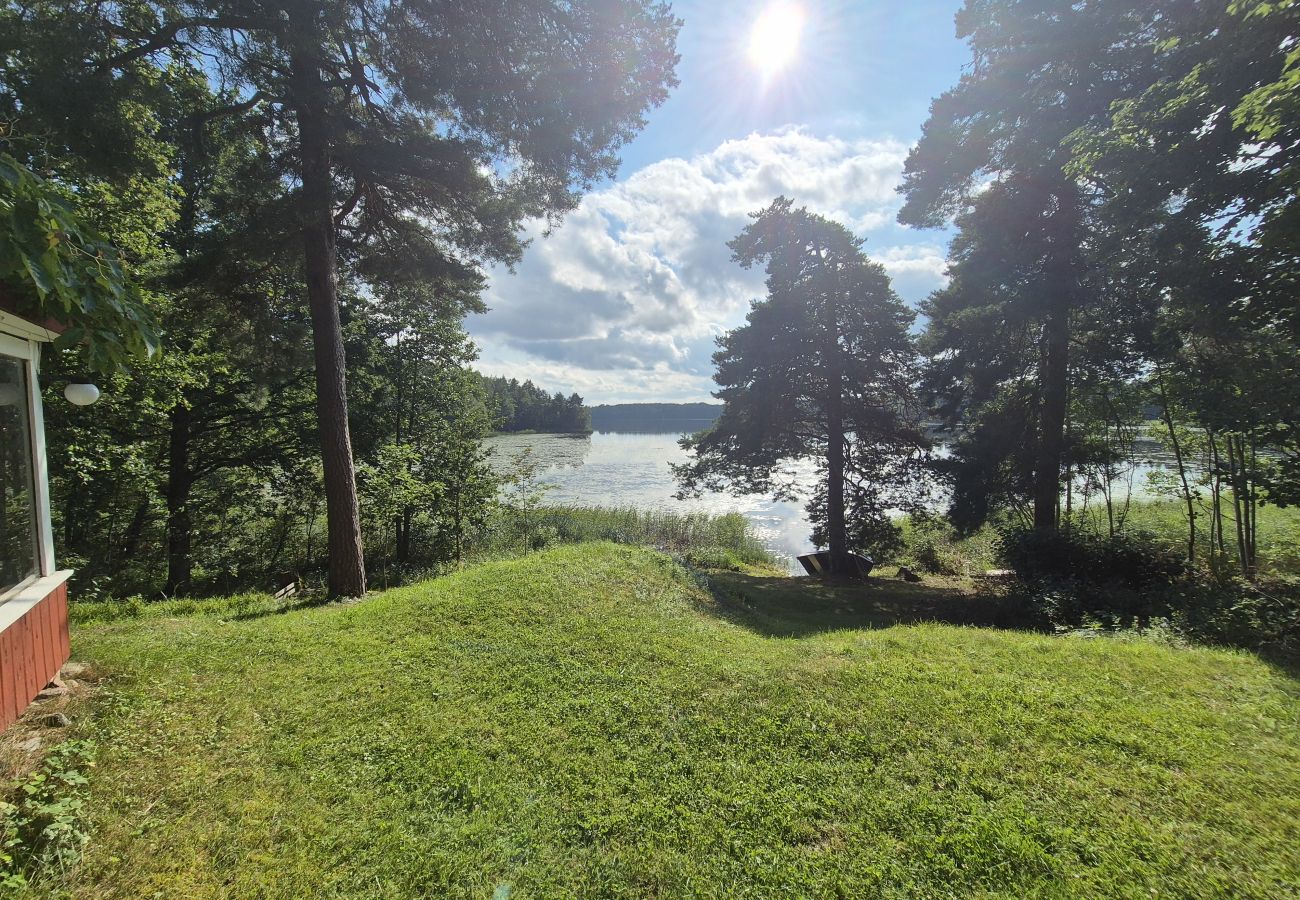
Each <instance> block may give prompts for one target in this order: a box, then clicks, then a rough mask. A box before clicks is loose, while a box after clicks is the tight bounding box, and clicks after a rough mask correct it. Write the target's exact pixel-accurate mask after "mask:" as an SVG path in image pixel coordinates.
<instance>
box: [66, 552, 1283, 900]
mask: <svg viewBox="0 0 1300 900" xmlns="http://www.w3.org/2000/svg"><path fill="white" fill-rule="evenodd" d="M713 588H714V590H713V592H712V593H710V592H708V591H706V590H704V589H702V588H701V587H700V585H699V583H698V582H697V580H696V579H693V578H692V577H691V576H690V575H689V574H687V573H686V572H685V571H684V570H682V569H681V568H679V567H678V566H676V565H675V564H674V563H672V562H671V561H670V560H669V559H668V558H667V557H665V556H662V555H659V554H656V553H653V552H650V551H646V550H638V549H632V548H629V547H623V546H615V545H612V544H593V545H583V546H574V547H565V548H561V549H557V550H553V551H549V552H546V553H543V554H538V555H534V556H530V557H528V558H526V559H521V560H514V561H509V562H501V563H492V564H487V565H483V566H480V567H476V568H473V569H470V570H467V571H465V572H463V573H461V574H458V575H455V576H451V577H448V578H445V579H441V580H438V581H435V582H430V583H425V584H421V585H416V586H412V587H407V588H401V589H396V590H392V591H389V592H387V593H384V594H381V595H378V596H375V597H374V598H372V599H369V600H366V601H365V602H363V603H359V604H356V605H351V606H343V607H340V606H332V607H318V608H309V609H299V610H294V611H289V612H285V613H282V614H267V613H265V612H259V611H258V609H257V608H256V607H255V606H252V605H247V604H245V605H242V606H241V605H231V604H216V605H214V606H213V607H212V608H211V611H208V612H204V611H203V609H204V607H200V611H199V612H197V613H194V614H191V615H186V616H174V617H166V615H165V614H166V613H168V610H166V609H165V608H164V609H163V610H160V611H158V612H156V613H146V615H145V616H143V617H141V618H137V619H131V620H121V621H109V622H99V623H91V624H85V625H81V626H79V627H78V628H77V629H76V630H75V632H74V636H73V652H74V657H75V658H77V659H79V660H82V661H86V662H88V663H90V664H92V665H93V666H94V667H95V668H96V670H97V671H98V672H99V673H100V674H101V675H104V676H107V680H106V681H105V682H104V683H103V686H102V687H101V689H100V691H99V693H98V695H97V696H96V698H95V699H93V700H91V701H89V705H88V706H87V707H85V708H84V709H83V711H82V712H81V713H80V715H79V718H78V720H77V722H76V724H75V725H74V727H73V729H72V732H73V734H74V735H75V736H77V737H89V738H91V739H93V740H94V741H95V742H96V743H97V745H98V748H99V749H98V754H99V755H98V764H97V766H96V768H95V769H94V774H93V775H92V777H91V783H90V787H89V793H88V808H89V809H90V811H91V823H90V824H91V839H90V842H89V845H88V847H87V850H86V854H85V856H84V859H83V861H82V863H81V864H80V866H79V867H78V868H77V869H76V870H74V871H73V873H72V874H71V876H70V877H69V878H68V879H67V880H66V881H65V882H47V883H46V884H45V889H47V890H48V891H50V892H57V891H59V890H64V889H66V890H68V891H69V892H70V893H71V894H72V895H73V896H78V897H108V896H112V897H132V898H134V897H152V896H159V897H168V898H171V897H185V898H203V897H301V896H306V895H315V896H340V897H341V896H348V897H367V898H369V897H412V896H454V897H491V896H494V895H495V896H511V897H593V896H635V897H651V896H654V897H677V896H727V897H735V896H768V897H796V896H810V897H826V896H830V897H834V896H845V897H870V896H898V897H936V896H1009V897H1032V896H1075V897H1100V896H1138V895H1141V896H1162V897H1168V896H1207V897H1208V896H1234V897H1283V896H1293V895H1294V893H1293V892H1294V890H1295V886H1296V885H1297V883H1300V682H1297V680H1296V678H1295V677H1294V675H1292V674H1288V673H1287V672H1285V671H1283V670H1280V669H1278V668H1275V667H1272V666H1270V665H1269V664H1267V663H1265V662H1262V661H1260V660H1259V659H1257V658H1255V657H1253V656H1251V655H1249V654H1246V653H1238V652H1228V651H1220V650H1208V649H1187V648H1178V647H1172V646H1163V645H1160V644H1157V643H1155V642H1152V641H1147V640H1142V639H1137V638H1129V639H1119V638H1105V637H1093V638H1087V637H1050V636H1045V635H1037V634H1028V633H1020V632H1014V631H1000V630H995V629H991V628H977V627H961V626H959V625H948V624H934V623H930V624H923V623H916V622H914V621H913V620H916V619H918V618H934V619H940V620H945V621H956V622H965V621H978V620H979V612H978V609H972V608H971V607H970V605H969V602H968V600H967V598H966V597H965V595H964V594H963V593H961V591H960V590H959V589H958V588H957V587H955V586H952V585H949V586H939V587H927V586H919V587H918V586H911V585H901V584H900V583H897V582H892V581H886V580H883V579H881V580H876V581H875V582H874V583H873V585H872V586H871V587H869V588H865V589H863V588H821V587H817V586H815V585H814V584H812V583H810V582H808V581H806V580H796V579H788V578H771V579H762V578H757V577H753V576H747V575H743V574H739V573H726V574H719V575H717V576H715V578H714V581H713ZM240 609H243V610H244V611H243V612H240V611H239V610H240ZM172 612H174V610H172ZM898 621H902V622H909V623H911V624H891V623H894V622H898Z"/></svg>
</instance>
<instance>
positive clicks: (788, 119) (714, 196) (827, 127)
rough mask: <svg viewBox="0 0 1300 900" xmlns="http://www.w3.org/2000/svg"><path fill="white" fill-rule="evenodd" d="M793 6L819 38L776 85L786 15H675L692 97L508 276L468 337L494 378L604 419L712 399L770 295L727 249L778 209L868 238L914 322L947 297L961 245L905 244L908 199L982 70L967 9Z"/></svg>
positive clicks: (685, 8)
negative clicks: (903, 196) (769, 68)
mask: <svg viewBox="0 0 1300 900" xmlns="http://www.w3.org/2000/svg"><path fill="white" fill-rule="evenodd" d="M774 2H775V3H778V4H784V5H786V6H790V5H797V7H798V8H799V12H800V13H801V14H802V15H803V17H804V18H803V26H802V29H801V30H800V32H799V35H798V43H797V49H796V50H795V53H794V56H793V57H792V59H791V61H790V63H789V64H788V65H787V66H786V67H785V68H783V69H781V70H780V71H777V72H773V73H767V72H764V70H763V68H762V67H761V66H760V65H757V64H756V63H755V61H754V60H753V59H752V58H751V56H750V53H749V50H750V33H751V29H752V28H753V25H754V23H755V21H756V20H758V18H759V17H760V16H761V15H762V14H763V13H764V12H765V11H766V10H767V8H768V7H769V6H771V5H772V3H770V2H767V0H764V2H731V0H714V2H677V3H674V4H673V8H674V10H675V12H676V13H677V15H678V17H680V18H681V19H683V20H684V21H685V24H684V26H683V27H682V31H681V35H680V38H679V42H678V49H679V52H680V54H681V57H682V59H681V63H680V64H679V66H678V70H677V71H678V77H679V78H680V80H681V84H680V85H679V86H678V87H677V89H676V90H675V91H674V92H673V93H672V95H671V96H670V98H669V100H668V101H667V102H666V103H665V104H664V105H663V106H662V107H660V108H659V109H657V110H654V111H653V112H652V113H651V114H650V116H649V118H648V124H647V126H646V128H645V129H644V130H643V131H642V132H641V134H640V135H639V136H638V137H637V139H636V140H635V141H634V142H633V143H632V144H630V145H629V146H628V147H627V148H625V150H624V152H623V165H622V167H621V169H620V172H619V176H618V178H617V180H615V181H614V182H611V183H609V184H606V185H602V186H600V187H599V188H597V189H596V190H595V191H593V192H592V193H590V194H589V195H588V196H587V197H586V198H585V199H584V200H583V202H582V204H581V205H580V207H579V208H578V209H577V210H575V211H574V212H573V213H571V214H570V215H569V216H568V217H567V218H566V220H565V222H564V223H563V224H562V225H561V226H560V227H559V228H557V229H555V230H554V231H553V232H552V233H551V234H550V235H549V236H545V237H544V236H542V234H541V227H540V225H538V226H534V227H532V228H531V229H530V232H531V233H532V235H533V237H534V240H533V243H532V245H531V246H530V247H529V249H528V250H527V252H526V254H525V257H524V260H523V262H522V263H521V264H520V265H519V266H518V267H517V268H516V271H515V273H513V274H511V273H509V272H506V271H504V270H501V271H494V272H493V273H492V278H491V284H490V287H489V290H488V292H487V297H486V299H487V302H488V305H489V307H491V311H490V312H488V313H487V314H485V315H481V316H475V317H473V318H472V319H471V320H470V321H469V322H468V325H469V329H470V333H471V334H472V335H473V336H474V338H475V340H476V341H477V342H478V344H479V347H480V351H481V358H480V360H479V368H480V369H481V370H482V371H484V372H487V373H489V374H501V375H508V376H513V377H517V378H520V379H524V378H531V379H532V380H533V381H534V382H536V383H537V384H539V385H541V386H542V387H545V388H547V389H548V390H562V391H565V392H566V393H567V392H569V391H575V390H576V391H578V392H579V393H581V394H582V395H583V396H584V397H585V398H586V399H587V402H588V403H593V404H594V403H617V402H636V401H641V402H652V401H664V402H668V401H692V400H707V399H709V392H710V391H711V389H712V381H711V376H712V372H713V366H712V363H711V361H710V357H711V355H712V353H713V350H714V339H715V338H716V337H717V335H718V334H720V333H722V332H723V331H725V330H727V329H730V328H734V327H735V326H736V325H738V324H740V323H741V322H742V321H743V320H744V316H745V312H746V310H747V309H748V305H749V301H750V300H752V299H753V298H754V297H757V296H760V295H761V294H762V273H761V272H746V271H745V270H743V269H741V268H740V267H738V266H736V265H735V264H733V263H731V262H730V260H729V251H728V250H727V248H726V241H727V240H729V239H730V238H732V237H734V236H735V234H736V233H737V232H738V231H739V230H740V229H741V228H743V227H744V225H745V222H746V214H747V213H748V212H751V211H754V210H757V209H759V208H761V207H762V206H764V205H766V204H767V203H768V202H770V201H771V200H772V198H773V197H775V196H777V195H778V194H786V195H787V196H790V197H792V198H794V200H795V202H796V203H798V204H800V205H806V206H808V207H810V208H812V209H814V210H816V211H817V212H820V213H823V214H825V215H830V216H833V217H834V218H836V219H838V220H839V221H842V222H844V223H845V224H847V225H849V226H850V227H851V228H853V230H854V231H856V232H857V233H858V234H860V235H862V236H863V237H865V238H866V239H867V246H866V250H867V253H868V254H869V255H871V256H872V257H873V258H875V259H876V260H877V261H879V262H881V263H882V264H883V265H884V266H885V268H886V270H887V271H888V272H889V273H890V275H891V276H892V277H893V279H894V286H895V289H896V290H897V291H898V292H899V294H900V295H901V296H902V297H903V299H904V300H906V301H907V302H909V303H912V304H915V303H916V302H917V301H919V300H920V299H921V298H923V297H924V296H925V295H926V294H927V293H929V292H930V291H931V290H933V289H934V288H935V287H937V286H939V285H940V284H942V278H943V256H944V251H945V245H946V235H945V234H944V233H942V232H935V231H918V230H914V229H910V228H903V227H901V226H899V225H898V224H896V222H895V221H894V216H895V213H896V212H897V209H898V205H899V198H898V196H897V194H896V192H895V190H894V188H895V187H896V185H897V184H898V181H899V178H900V175H901V171H902V164H903V159H904V158H905V157H906V154H907V149H908V147H909V146H910V145H911V144H912V143H914V142H915V141H916V139H917V138H918V137H919V135H920V129H921V124H922V122H923V121H924V120H925V117H926V113H927V110H928V108H929V104H930V100H931V99H932V98H933V97H934V96H936V95H937V94H939V93H941V92H942V91H943V90H945V89H946V88H947V87H949V86H950V85H951V84H953V83H954V82H955V81H956V80H957V78H958V77H959V76H960V74H961V68H962V66H963V64H964V63H965V61H966V58H967V54H966V50H965V47H964V46H963V45H962V44H961V43H960V42H959V41H958V40H957V39H956V38H955V36H954V29H953V15H954V14H955V12H956V11H957V9H958V8H959V6H960V2H959V0H943V2H940V0H918V2H894V0H890V2H884V0H882V2H874V3H850V2H844V0H774ZM782 33H785V32H784V31H783V32H782Z"/></svg>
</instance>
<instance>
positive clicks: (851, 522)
mask: <svg viewBox="0 0 1300 900" xmlns="http://www.w3.org/2000/svg"><path fill="white" fill-rule="evenodd" d="M753 219H754V222H753V223H752V224H751V225H749V226H748V227H747V228H746V229H745V230H744V231H743V232H741V234H740V236H739V237H737V238H736V239H735V240H734V241H732V242H731V244H730V247H731V249H732V252H733V257H732V258H733V259H735V260H736V261H737V262H739V263H740V264H741V265H743V266H745V267H746V268H748V267H750V266H754V265H759V264H761V265H763V266H764V267H765V269H766V272H767V297H766V298H765V299H762V300H758V301H755V303H754V305H753V307H752V309H751V310H750V312H749V315H748V317H747V319H746V323H745V324H744V325H742V326H741V327H740V328H737V329H736V330H734V331H732V332H729V333H728V334H726V335H724V336H723V337H722V338H720V339H719V342H718V343H719V347H720V349H719V350H718V352H717V353H715V354H714V357H713V359H714V362H715V363H716V364H717V373H716V374H715V375H714V380H715V381H716V382H717V384H718V386H719V388H720V390H719V391H718V392H717V394H716V396H717V397H719V398H720V399H721V400H722V401H723V411H722V414H721V416H720V417H719V418H718V420H717V422H716V423H715V424H714V426H713V427H712V428H711V429H710V430H708V431H705V432H703V433H701V434H699V435H696V436H694V437H691V438H687V439H685V440H684V442H683V446H684V447H685V448H686V449H687V450H689V451H690V452H691V453H692V454H693V455H694V458H693V459H692V460H691V461H689V462H688V463H685V464H683V465H681V466H678V467H676V475H677V478H678V480H679V483H680V484H681V488H682V491H683V492H684V493H694V492H697V491H699V490H701V489H705V488H707V489H710V490H731V491H734V492H737V493H742V494H746V493H773V494H775V495H777V496H778V497H787V498H788V497H792V496H793V491H794V489H795V487H796V486H795V485H792V484H789V483H788V482H786V481H785V476H784V474H783V470H784V464H785V463H787V462H789V461H791V460H795V459H815V460H817V461H818V462H819V465H820V467H821V473H822V481H821V484H820V487H819V489H818V491H817V493H816V496H815V497H814V498H813V501H812V503H811V504H810V507H809V510H810V513H811V515H812V517H813V519H814V521H815V523H816V524H817V531H816V536H817V537H818V538H820V539H821V540H819V543H820V542H822V541H824V543H825V544H826V545H827V546H828V547H829V550H830V555H831V566H832V571H834V572H839V573H850V572H852V571H854V569H853V566H852V565H851V563H850V562H849V560H848V559H847V554H848V553H849V551H851V550H854V549H860V550H865V549H871V548H870V547H869V546H865V545H864V539H865V538H866V537H867V536H868V535H872V534H874V535H876V536H877V537H878V536H879V535H880V534H882V533H887V532H888V531H889V525H888V521H887V519H886V518H885V510H886V509H887V507H888V506H892V505H893V504H892V503H885V502H883V500H884V498H885V495H886V493H889V494H890V497H891V499H898V500H899V501H900V502H903V503H904V504H906V497H905V496H904V495H903V494H901V493H900V492H905V491H906V490H907V489H908V488H909V487H910V486H911V485H912V483H913V481H914V479H913V478H912V477H911V476H912V475H913V474H914V472H913V470H912V469H911V468H910V467H909V461H915V460H916V459H918V457H919V454H920V453H921V451H922V450H923V448H924V447H925V443H926V442H925V438H924V436H923V435H922V433H921V431H920V428H919V426H918V424H917V422H916V418H915V410H914V405H913V403H912V378H913V376H914V374H915V367H914V362H913V360H914V350H913V347H912V342H911V338H910V336H909V335H908V326H909V324H910V323H911V321H912V314H911V313H910V312H909V311H908V310H907V308H906V307H904V306H903V304H902V302H901V301H900V300H899V299H898V297H897V295H895V294H894V291H893V289H892V288H891V287H890V284H889V278H888V276H887V275H886V274H885V272H884V269H882V268H881V267H880V266H879V265H878V264H876V263H873V262H871V261H870V260H869V259H867V257H866V256H865V255H864V253H863V252H862V244H863V241H862V240H861V239H860V238H857V237H854V235H853V234H852V233H851V232H850V231H849V230H848V229H847V228H845V227H844V226H842V225H840V224H838V223H836V222H832V221H830V220H828V219H825V218H823V217H821V216H818V215H815V214H813V213H810V212H808V211H807V210H806V209H803V208H799V209H796V208H794V204H793V203H792V202H791V201H790V200H789V199H787V198H785V197H780V198H777V199H776V200H775V201H773V203H772V205H771V206H769V207H768V208H766V209H764V210H762V211H760V212H758V213H755V214H754V216H753ZM851 535H854V536H856V537H857V538H858V540H857V541H856V542H853V543H851V540H850V537H851ZM873 540H874V539H873Z"/></svg>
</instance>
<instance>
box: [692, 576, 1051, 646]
mask: <svg viewBox="0 0 1300 900" xmlns="http://www.w3.org/2000/svg"><path fill="white" fill-rule="evenodd" d="M705 578H706V580H707V581H708V584H709V587H710V589H711V590H712V593H713V596H714V598H715V599H716V600H717V601H718V603H719V605H720V607H721V611H722V612H723V613H724V614H725V615H726V616H727V618H729V619H730V620H732V621H734V622H736V623H737V624H739V625H743V626H745V627H747V628H750V629H753V630H754V631H757V632H759V633H761V634H766V635H770V636H773V637H805V636H807V635H812V634H818V633H821V632H826V631H838V630H841V629H845V628H888V627H890V626H892V625H906V624H909V623H915V622H944V623H947V624H951V625H982V626H987V627H992V628H1015V629H1020V630H1030V624H1029V622H1028V621H1027V619H1026V617H1024V616H1023V615H1018V614H1017V613H1016V612H1015V611H1014V610H1011V609H1008V608H1007V607H1006V605H1005V604H1004V603H1003V602H1002V601H1001V600H1000V598H998V597H997V596H993V595H989V594H984V593H976V592H974V591H972V590H970V589H969V588H964V587H960V586H957V585H954V584H951V583H933V582H931V583H925V582H922V583H919V584H913V583H909V582H906V581H901V580H897V579H893V578H880V577H873V578H867V579H865V580H863V581H838V582H836V581H823V580H822V579H819V578H811V577H785V578H774V577H767V576H755V575H744V574H740V573H737V572H707V573H705Z"/></svg>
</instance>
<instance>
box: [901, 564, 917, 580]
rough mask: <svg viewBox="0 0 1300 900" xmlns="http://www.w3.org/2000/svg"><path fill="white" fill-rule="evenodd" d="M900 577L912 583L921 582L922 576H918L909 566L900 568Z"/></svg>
mask: <svg viewBox="0 0 1300 900" xmlns="http://www.w3.org/2000/svg"><path fill="white" fill-rule="evenodd" d="M898 577H899V578H901V579H903V580H904V581H911V582H917V581H920V580H921V576H920V575H917V574H916V573H915V572H913V571H912V570H911V569H909V568H908V567H907V566H899V567H898Z"/></svg>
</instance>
